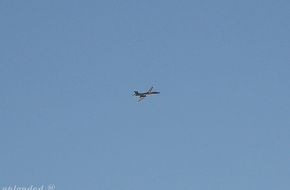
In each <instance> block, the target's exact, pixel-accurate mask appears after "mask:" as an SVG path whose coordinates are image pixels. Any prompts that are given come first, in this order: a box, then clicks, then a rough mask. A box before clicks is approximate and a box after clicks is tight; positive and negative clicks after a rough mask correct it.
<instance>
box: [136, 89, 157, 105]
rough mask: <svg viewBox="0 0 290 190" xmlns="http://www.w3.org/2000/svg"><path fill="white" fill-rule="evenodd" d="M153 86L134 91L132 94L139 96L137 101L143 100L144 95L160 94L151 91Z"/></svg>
mask: <svg viewBox="0 0 290 190" xmlns="http://www.w3.org/2000/svg"><path fill="white" fill-rule="evenodd" d="M152 90H153V86H152V87H151V88H150V89H149V90H148V91H147V92H138V91H134V94H133V96H139V100H138V102H140V101H141V100H143V99H144V98H145V97H146V96H150V95H154V94H160V92H153V91H152Z"/></svg>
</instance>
